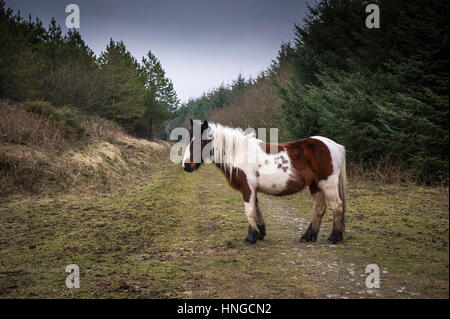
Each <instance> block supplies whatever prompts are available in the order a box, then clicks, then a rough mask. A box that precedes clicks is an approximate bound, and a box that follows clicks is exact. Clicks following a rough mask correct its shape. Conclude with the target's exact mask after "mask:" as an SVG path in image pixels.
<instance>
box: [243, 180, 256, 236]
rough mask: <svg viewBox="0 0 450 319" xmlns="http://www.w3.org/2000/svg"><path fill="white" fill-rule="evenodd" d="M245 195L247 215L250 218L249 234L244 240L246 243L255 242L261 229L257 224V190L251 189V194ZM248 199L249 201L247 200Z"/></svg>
mask: <svg viewBox="0 0 450 319" xmlns="http://www.w3.org/2000/svg"><path fill="white" fill-rule="evenodd" d="M245 197H246V196H245V195H244V206H245V216H247V219H248V235H247V237H246V238H245V240H244V243H245V244H254V243H256V240H257V239H258V237H260V235H259V229H258V224H257V220H258V218H257V205H256V192H255V190H253V189H251V192H250V196H247V198H245ZM246 199H247V200H248V201H246Z"/></svg>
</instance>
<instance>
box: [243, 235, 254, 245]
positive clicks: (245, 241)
mask: <svg viewBox="0 0 450 319" xmlns="http://www.w3.org/2000/svg"><path fill="white" fill-rule="evenodd" d="M244 244H246V245H252V244H256V239H249V238H248V237H247V238H245V239H244Z"/></svg>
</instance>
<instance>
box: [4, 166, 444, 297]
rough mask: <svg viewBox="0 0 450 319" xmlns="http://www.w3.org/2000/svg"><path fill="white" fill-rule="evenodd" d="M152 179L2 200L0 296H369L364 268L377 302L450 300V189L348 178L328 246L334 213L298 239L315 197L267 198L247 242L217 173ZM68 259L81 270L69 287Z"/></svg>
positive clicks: (234, 199)
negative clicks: (342, 210)
mask: <svg viewBox="0 0 450 319" xmlns="http://www.w3.org/2000/svg"><path fill="white" fill-rule="evenodd" d="M151 176H152V177H151V179H150V180H149V181H148V183H146V184H145V185H143V186H139V185H138V186H136V187H134V188H132V189H128V190H120V191H116V192H112V193H109V194H103V195H96V196H91V197H88V196H75V195H68V194H66V195H58V196H55V197H44V198H39V197H24V198H18V197H17V196H16V197H15V198H14V199H13V198H11V199H9V200H8V199H6V200H3V201H2V203H1V204H0V228H1V232H0V251H1V254H0V297H2V298H14V297H17V298H33V297H34V298H60V297H63V298H72V297H75V298H173V297H178V298H196V297H199V298H218V297H220V298H248V297H250V298H253V297H255V298H258V297H260V298H270V297H279V298H305V297H306V298H314V297H325V296H326V294H328V293H336V292H339V293H340V296H345V297H350V298H359V297H374V295H368V294H367V293H366V292H365V288H364V289H362V288H361V285H364V281H365V277H363V276H362V275H364V267H365V265H367V264H369V263H376V264H378V265H379V266H380V268H381V269H383V270H386V271H388V273H386V274H383V275H382V276H383V280H384V279H386V280H385V281H382V287H381V289H380V297H411V296H412V297H414V296H419V297H448V190H446V189H443V188H428V187H419V186H414V185H406V186H399V185H377V184H374V183H367V182H366V183H363V182H358V183H356V184H353V183H351V182H350V193H349V205H348V206H349V210H348V213H347V230H348V232H347V233H346V235H345V241H344V242H343V243H342V244H340V245H338V246H337V247H330V246H329V245H327V244H325V239H326V237H327V235H328V232H329V230H330V226H331V214H330V213H329V212H327V215H326V217H325V218H324V222H323V227H322V230H321V233H320V238H319V240H318V242H316V243H313V244H301V243H298V238H299V237H300V235H301V231H304V230H305V227H306V226H307V224H306V223H307V222H309V219H310V217H311V216H312V200H311V199H310V196H309V194H308V192H304V193H301V194H297V195H294V196H289V197H269V196H261V198H260V199H261V209H262V211H263V214H264V217H265V219H266V222H267V230H268V236H267V237H266V240H264V241H263V242H258V243H257V244H256V245H253V246H246V245H244V244H243V243H242V241H243V239H244V237H245V235H246V231H247V221H246V218H245V215H244V213H243V201H242V199H241V195H240V194H239V193H237V192H235V191H233V190H232V189H231V188H229V187H228V185H227V184H226V181H225V179H224V177H223V176H222V175H221V173H220V172H219V171H218V170H217V169H215V168H214V167H212V166H207V167H203V168H202V169H200V170H199V171H198V172H196V173H193V174H188V173H185V172H183V171H182V170H181V168H180V167H179V165H174V164H164V165H160V166H159V168H158V169H157V170H155V171H154V172H153V173H152V175H151ZM299 221H302V222H303V223H304V224H303V226H302V229H301V231H300V230H299ZM333 263H335V264H333ZM350 263H353V264H355V271H356V275H355V277H351V276H349V275H348V272H347V268H348V267H349V264H350ZM69 264H77V265H78V266H79V267H80V272H81V281H80V285H81V287H80V288H79V289H73V290H72V291H70V290H69V289H67V288H66V286H65V278H66V276H67V275H68V274H67V273H65V267H66V266H67V265H69ZM364 276H365V275H364ZM351 279H353V280H351ZM401 286H406V287H407V289H406V292H402V293H399V292H397V290H398V288H399V287H401ZM340 289H341V290H340ZM344 291H345V292H344ZM361 291H363V292H361ZM408 292H412V293H413V294H408Z"/></svg>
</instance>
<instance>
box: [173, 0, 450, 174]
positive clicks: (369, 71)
mask: <svg viewBox="0 0 450 319" xmlns="http://www.w3.org/2000/svg"><path fill="white" fill-rule="evenodd" d="M372 3H375V4H377V5H378V6H379V8H380V21H381V23H380V28H378V29H377V28H373V29H369V28H367V27H366V24H365V19H366V17H367V15H368V13H366V11H365V8H366V6H367V5H368V4H372ZM448 46H449V37H448V1H445V0H438V1H432V2H430V1H426V0H413V1H406V2H405V1H401V0H376V1H375V0H371V1H353V0H322V1H317V2H315V3H314V4H313V5H311V6H308V9H307V13H306V17H305V18H304V19H303V21H302V23H301V24H298V25H295V26H294V38H293V41H292V42H287V43H283V44H282V45H281V47H280V51H279V54H278V57H277V58H276V59H275V60H274V61H273V64H272V66H271V67H270V68H269V69H268V70H267V71H266V72H264V73H263V74H262V77H261V78H259V79H258V81H257V82H258V83H260V82H264V81H265V82H267V81H271V82H272V85H273V86H274V87H276V90H275V91H274V92H275V93H274V94H276V95H277V97H278V99H277V98H275V97H274V96H269V97H267V98H266V100H267V101H268V102H267V103H269V104H270V105H271V108H272V109H273V110H279V112H278V113H279V114H274V115H273V122H272V123H270V122H269V123H267V122H266V123H265V124H266V125H265V126H271V125H276V127H279V128H280V131H281V134H280V136H282V137H284V138H285V139H300V138H305V137H308V136H313V135H323V136H327V137H329V138H332V139H334V140H336V141H337V142H338V143H341V144H343V145H345V147H346V149H347V154H348V157H349V160H350V161H352V162H354V163H357V164H359V165H361V166H362V167H366V168H370V167H373V166H374V165H377V163H380V161H382V160H386V159H389V162H390V163H393V164H394V165H399V166H402V167H404V168H405V169H409V170H413V171H414V174H415V175H416V176H418V177H419V178H420V179H421V180H422V181H425V182H433V181H434V180H436V179H439V180H444V181H448V169H449V153H448V145H449V140H448V138H449V127H448V115H449V98H448V85H449V83H448V76H449V73H448ZM283 70H284V71H283ZM286 70H288V72H287V75H286V72H285V71H286ZM281 71H283V72H284V73H285V75H284V76H282V77H281V78H280V76H279V74H280V72H281ZM254 90H255V83H252V82H251V81H250V83H247V82H246V81H244V86H243V88H242V89H241V93H240V94H241V95H244V97H243V98H241V99H240V101H241V105H240V108H241V109H242V110H245V109H246V108H256V107H255V106H254V105H253V104H252V103H250V102H248V101H249V98H248V97H249V96H251V94H252V95H254V94H255V93H254ZM257 90H259V91H260V93H261V92H262V90H266V91H267V86H261V88H257ZM221 91H222V89H221V88H219V89H217V90H216V91H213V92H212V93H210V94H206V95H204V96H203V97H201V98H200V99H197V100H193V101H190V102H189V103H187V104H185V105H184V106H183V108H184V109H185V110H184V113H181V114H180V116H183V115H185V114H188V115H196V116H197V117H200V118H208V117H210V116H212V115H214V114H215V113H220V114H221V115H222V117H223V114H225V113H226V112H227V110H229V111H230V112H232V113H233V118H239V117H240V115H243V114H245V112H244V111H239V109H238V108H236V106H234V105H230V100H232V98H230V96H232V95H234V93H233V90H232V89H231V88H229V89H228V91H227V92H228V93H227V96H228V97H229V98H228V100H226V101H225V103H221V102H217V99H216V98H217V97H219V96H222V95H223V93H222V92H221ZM263 102H264V101H262V102H261V103H263ZM231 104H232V103H231ZM266 112H267V110H266V108H261V112H260V114H259V115H258V114H256V115H252V116H255V117H260V118H263V113H266ZM178 121H180V119H178ZM230 122H231V123H233V121H232V120H230ZM242 123H243V125H245V123H246V122H245V121H242Z"/></svg>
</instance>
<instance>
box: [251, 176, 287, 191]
mask: <svg viewBox="0 0 450 319" xmlns="http://www.w3.org/2000/svg"><path fill="white" fill-rule="evenodd" d="M280 175H281V174H280ZM280 175H278V174H277V175H276V174H270V175H267V176H264V175H261V176H259V177H258V190H259V191H261V192H263V193H265V194H269V195H281V194H284V193H285V192H286V189H287V184H288V181H289V176H280ZM282 175H284V174H282Z"/></svg>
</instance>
